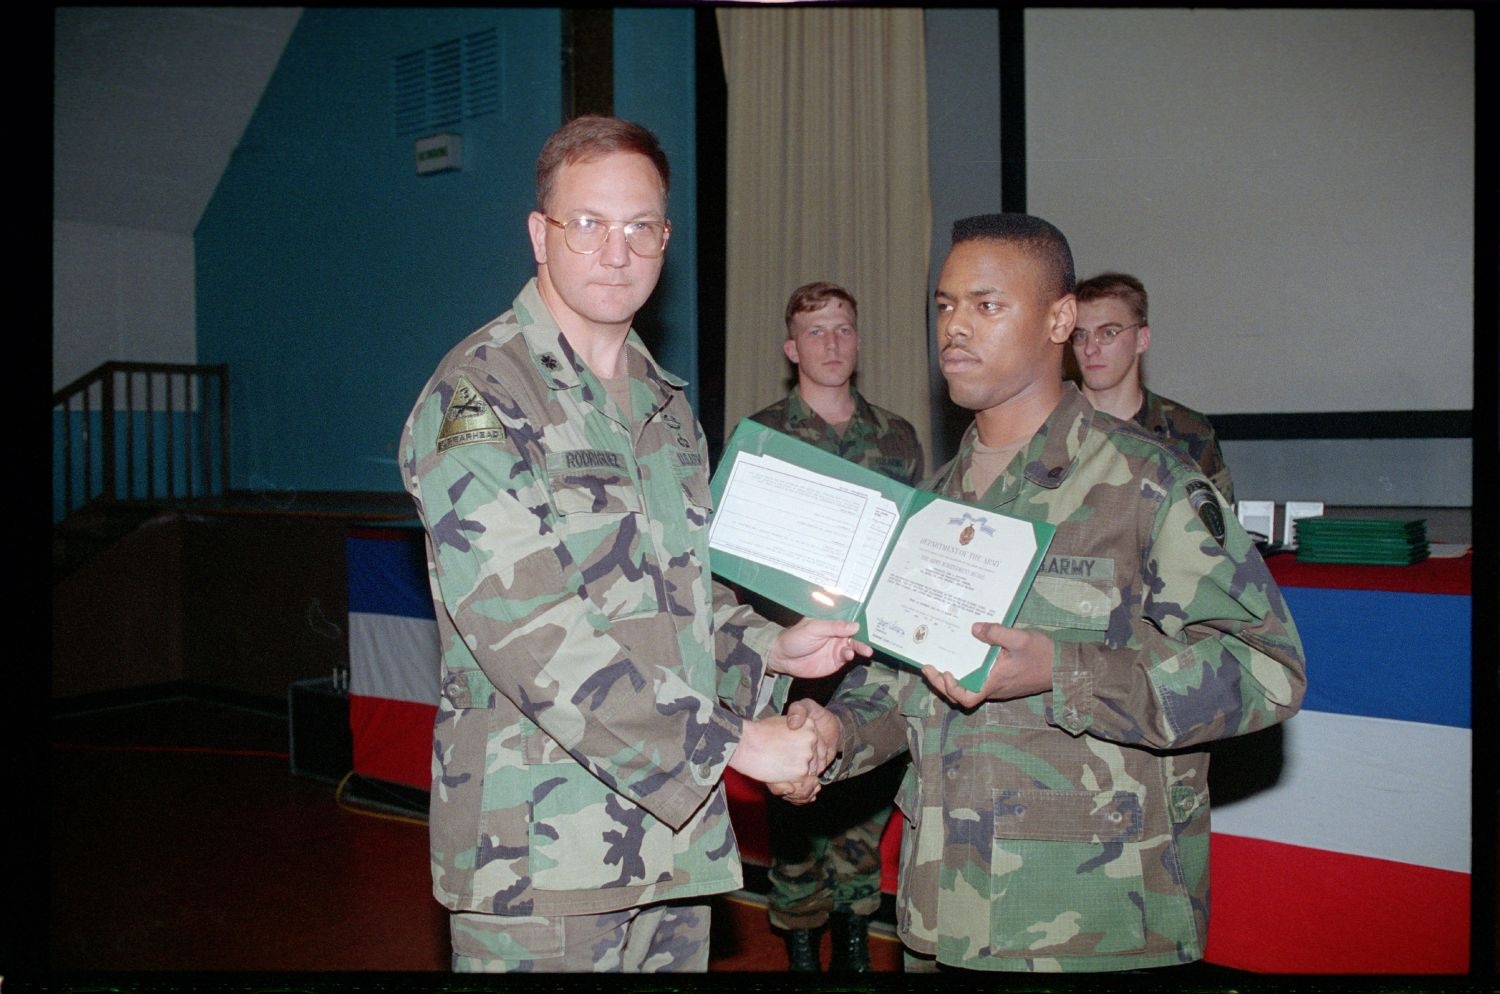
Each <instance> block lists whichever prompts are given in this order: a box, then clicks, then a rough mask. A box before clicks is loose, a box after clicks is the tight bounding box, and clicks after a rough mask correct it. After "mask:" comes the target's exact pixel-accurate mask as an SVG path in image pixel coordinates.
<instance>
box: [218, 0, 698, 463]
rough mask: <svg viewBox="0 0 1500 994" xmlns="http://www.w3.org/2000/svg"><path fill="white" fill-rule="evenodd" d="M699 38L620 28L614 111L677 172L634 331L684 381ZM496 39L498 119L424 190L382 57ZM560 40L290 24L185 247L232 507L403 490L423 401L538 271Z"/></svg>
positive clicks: (444, 19) (689, 345) (530, 26)
mask: <svg viewBox="0 0 1500 994" xmlns="http://www.w3.org/2000/svg"><path fill="white" fill-rule="evenodd" d="M693 25H694V21H693V12H692V11H691V10H655V11H651V10H640V11H634V10H620V11H616V16H615V52H616V54H615V100H616V104H615V112H616V113H617V114H619V115H621V116H623V117H628V118H631V119H633V120H638V121H640V122H642V123H644V124H646V125H647V126H648V127H651V128H652V129H653V130H655V131H656V132H657V133H658V134H659V135H660V137H661V138H662V141H663V142H664V144H665V145H666V147H667V152H668V155H669V157H670V159H671V162H672V168H673V176H672V191H673V193H672V199H671V216H672V221H673V234H672V244H671V246H670V248H669V250H668V252H669V262H668V265H667V267H666V275H665V276H664V278H663V281H662V285H661V288H660V289H658V291H657V293H656V295H655V297H654V299H653V301H652V302H651V303H650V304H648V306H647V309H646V310H645V311H643V313H642V315H641V317H640V320H639V321H638V324H639V325H640V328H641V331H642V334H643V336H644V337H645V338H646V340H647V342H648V343H649V344H650V346H651V347H652V349H653V351H655V352H657V354H658V358H659V359H660V360H661V361H662V362H663V364H664V365H666V366H667V367H668V368H670V369H672V370H673V371H675V372H678V373H680V374H681V375H683V376H684V377H686V378H688V379H689V380H692V379H694V378H695V377H696V373H697V331H698V329H697V292H696V260H695V254H696V242H697V239H696V232H695V230H694V229H695V213H696V212H695V207H696V181H695V175H694V173H695V168H694V167H695V163H694V142H695V140H696V128H695V126H694V111H695V107H694V96H693V94H694V90H693V38H694V28H693ZM491 27H494V28H496V29H497V30H498V35H499V47H500V82H501V99H500V107H499V109H498V110H497V111H495V112H493V113H489V114H486V115H483V116H479V117H475V118H472V119H470V120H465V121H462V122H461V123H459V124H458V125H456V126H454V127H452V128H450V129H448V130H452V131H454V132H456V133H458V134H460V135H461V136H462V139H463V169H462V170H461V171H457V172H445V173H438V174H432V175H428V176H418V175H417V174H416V168H415V159H414V151H413V141H414V137H415V136H413V135H411V134H398V133H396V130H395V128H394V124H393V119H392V116H393V115H392V98H391V73H390V64H391V59H392V58H393V57H395V56H398V55H401V54H404V53H407V52H412V51H414V50H419V49H423V48H426V47H428V46H431V45H434V44H438V43H441V42H446V41H450V40H452V39H455V38H460V37H464V36H467V35H469V34H471V33H473V32H476V31H483V30H486V29H489V28H491ZM561 30H562V15H561V13H560V11H558V10H557V9H552V8H545V9H481V8H474V9H465V8H450V9H434V10H414V9H391V10H379V9H368V8H367V9H347V10H341V9H320V8H309V9H308V10H307V11H306V12H305V13H304V14H303V16H302V19H301V21H300V22H299V24H298V27H297V29H296V31H295V32H294V34H293V35H292V38H291V40H290V41H289V43H288V45H287V48H286V51H285V52H284V54H283V55H282V58H281V61H280V63H279V65H278V66H277V69H276V72H275V73H274V74H273V76H272V78H271V81H270V84H269V85H268V86H267V89H266V92H265V95H264V96H263V97H262V100H261V103H260V105H259V107H258V108H257V110H256V112H255V114H254V116H253V117H252V119H251V121H250V124H249V126H248V128H247V129H246V132H245V135H244V138H243V139H242V141H241V144H240V146H239V148H238V149H237V150H236V152H235V154H234V155H233V157H232V159H231V161H230V164H229V167H228V169H227V170H226V172H225V175H224V178H223V180H222V181H221V183H220V185H219V187H218V189H217V191H216V192H215V195H214V197H213V199H212V201H211V202H210V204H209V207H208V209H207V210H206V211H205V214H204V217H203V219H202V221H201V222H200V224H199V226H198V229H197V232H196V237H195V246H196V265H197V287H198V294H197V299H198V361H199V362H202V363H219V362H224V363H228V364H229V368H230V376H231V390H230V394H231V399H232V403H233V408H232V411H231V428H232V438H231V452H232V456H233V479H232V481H231V483H232V486H233V487H234V488H236V489H248V490H255V491H260V490H264V491H295V490H374V491H398V490H400V489H401V481H400V477H399V472H398V470H397V466H396V445H397V443H398V440H399V436H400V432H401V425H402V423H403V421H404V420H405V418H406V415H407V413H408V412H409V411H410V409H411V405H412V403H413V401H414V400H415V399H416V396H417V393H418V391H419V390H420V389H421V387H422V384H423V383H424V382H425V381H426V379H427V377H428V376H429V375H430V374H431V372H432V370H433V369H434V368H435V367H436V365H437V363H438V360H439V359H440V358H441V357H442V356H443V354H444V353H445V352H446V351H447V350H448V349H449V348H450V347H452V345H453V344H454V343H456V342H457V341H458V340H459V339H461V338H463V337H464V336H465V335H467V334H468V333H469V332H471V331H473V330H474V329H475V328H477V327H479V326H480V325H481V324H483V323H485V322H486V321H488V320H490V319H491V318H493V317H495V316H496V315H498V314H500V313H501V312H502V311H504V310H505V309H507V308H508V307H509V306H510V302H511V299H512V298H513V297H514V295H515V293H516V291H517V290H518V289H519V288H520V286H521V284H522V283H524V282H525V281H526V280H527V279H528V278H530V277H531V276H532V275H533V274H534V272H535V264H534V262H533V261H532V258H531V253H530V250H529V248H528V244H527V239H526V227H525V224H526V215H527V213H528V212H529V211H530V210H531V209H532V207H533V202H534V199H535V193H534V190H535V173H534V169H535V158H536V153H537V151H538V150H539V149H540V148H541V145H542V143H543V142H544V141H545V140H546V138H547V136H548V135H549V134H550V133H551V132H552V131H553V130H554V129H555V128H556V127H557V126H558V125H559V124H560V123H561V121H562V97H561V94H562V71H561V54H560V52H561V49H560V38H561ZM668 331H670V334H668ZM693 396H694V399H695V400H696V395H693Z"/></svg>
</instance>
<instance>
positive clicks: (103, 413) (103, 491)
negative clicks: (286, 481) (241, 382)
mask: <svg viewBox="0 0 1500 994" xmlns="http://www.w3.org/2000/svg"><path fill="white" fill-rule="evenodd" d="M52 413H53V432H54V439H53V454H54V466H53V487H54V492H53V509H54V511H53V514H54V520H62V519H65V518H67V517H68V516H69V515H72V514H74V513H75V512H77V511H80V510H82V509H84V508H86V507H90V506H96V505H100V504H118V503H125V502H130V503H137V504H173V503H176V502H178V501H179V500H185V499H189V498H195V497H205V496H213V495H220V494H222V493H224V491H225V490H226V489H227V488H228V486H229V367H228V365H226V364H220V365H216V366H198V365H189V364H184V363H159V362H106V363H104V364H103V365H101V366H98V367H97V368H95V369H94V370H93V371H91V372H89V373H86V374H84V375H83V376H81V377H79V378H78V379H76V380H74V381H73V382H72V383H69V384H68V385H67V386H65V387H63V388H62V389H61V390H58V391H56V392H55V393H53V395H52Z"/></svg>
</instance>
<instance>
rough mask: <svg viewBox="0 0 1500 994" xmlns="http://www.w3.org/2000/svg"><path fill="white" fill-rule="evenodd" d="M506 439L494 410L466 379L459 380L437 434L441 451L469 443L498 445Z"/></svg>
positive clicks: (454, 387)
mask: <svg viewBox="0 0 1500 994" xmlns="http://www.w3.org/2000/svg"><path fill="white" fill-rule="evenodd" d="M504 437H505V426H504V425H502V424H501V423H500V418H499V417H498V416H496V414H495V411H494V409H493V408H491V407H490V405H489V403H488V402H487V401H486V400H485V399H484V398H483V397H481V396H480V395H479V391H478V390H475V389H474V385H473V384H472V383H470V382H469V381H468V379H467V378H466V377H463V376H460V377H459V378H458V382H457V383H455V384H454V385H453V396H452V398H451V399H449V401H448V406H447V408H446V409H444V411H443V427H442V428H440V429H439V430H438V443H437V447H438V451H439V452H447V451H448V450H449V449H451V448H454V447H456V446H459V445H468V444H469V443H470V442H496V441H499V440H500V439H502V438H504Z"/></svg>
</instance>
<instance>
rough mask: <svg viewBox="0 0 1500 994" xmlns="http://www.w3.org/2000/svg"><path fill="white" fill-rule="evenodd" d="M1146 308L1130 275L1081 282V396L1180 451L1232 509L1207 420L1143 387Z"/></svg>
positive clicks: (1077, 334)
mask: <svg viewBox="0 0 1500 994" xmlns="http://www.w3.org/2000/svg"><path fill="white" fill-rule="evenodd" d="M1146 306H1147V300H1146V288H1145V286H1144V285H1142V283H1141V281H1140V280H1138V279H1136V278H1135V277H1134V276H1131V275H1129V274H1128V273H1100V274H1099V275H1098V276H1094V277H1091V278H1089V279H1086V280H1082V281H1080V282H1079V284H1078V327H1077V328H1076V329H1074V331H1073V337H1072V338H1071V339H1070V341H1071V342H1072V345H1073V357H1074V358H1075V359H1077V360H1078V371H1079V375H1080V378H1081V379H1082V381H1083V382H1082V383H1081V384H1080V386H1081V388H1082V390H1083V395H1084V396H1085V397H1087V398H1088V399H1089V403H1091V404H1093V405H1094V409H1095V410H1097V411H1105V412H1107V413H1109V414H1113V415H1114V416H1115V417H1117V418H1123V419H1124V420H1126V421H1134V422H1135V423H1136V424H1138V425H1140V426H1141V427H1143V428H1145V429H1146V430H1147V431H1149V432H1151V433H1152V434H1154V435H1156V437H1157V438H1160V439H1162V440H1163V441H1166V442H1169V443H1171V444H1173V445H1175V446H1177V448H1178V449H1180V450H1181V451H1182V453H1183V454H1184V455H1186V456H1187V457H1188V458H1189V459H1191V460H1192V461H1193V462H1194V463H1196V464H1197V465H1198V468H1199V469H1201V470H1202V471H1203V475H1204V476H1206V477H1208V479H1209V481H1210V482H1211V483H1213V485H1214V486H1216V487H1218V488H1219V493H1221V494H1223V495H1224V500H1225V501H1227V502H1228V503H1230V504H1233V503H1234V481H1233V480H1231V479H1230V478H1229V467H1228V466H1226V465H1224V453H1223V452H1221V451H1220V450H1219V439H1218V437H1217V436H1216V435H1215V434H1214V426H1213V425H1212V424H1211V423H1210V422H1209V420H1208V418H1206V417H1204V416H1203V415H1202V414H1200V413H1198V412H1197V411H1195V410H1193V409H1192V408H1191V407H1188V406H1186V405H1185V404H1179V403H1178V402H1177V401H1175V400H1170V399H1168V398H1166V397H1163V396H1162V395H1161V394H1157V393H1152V392H1151V391H1150V390H1147V389H1146V388H1145V386H1144V385H1143V384H1142V383H1141V357H1142V356H1144V355H1145V354H1146V350H1147V349H1149V348H1151V325H1150V324H1148V323H1147V322H1146Z"/></svg>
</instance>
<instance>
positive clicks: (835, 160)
mask: <svg viewBox="0 0 1500 994" xmlns="http://www.w3.org/2000/svg"><path fill="white" fill-rule="evenodd" d="M718 22H719V37H720V40H721V44H722V46H723V50H724V66H725V75H726V79H727V84H728V97H729V100H728V103H729V119H728V122H727V124H728V127H727V130H728V135H729V138H728V145H729V148H728V168H727V172H728V175H727V180H728V204H727V208H728V209H727V223H728V229H729V230H728V232H727V233H726V241H727V245H728V248H727V259H726V269H727V284H728V285H727V287H726V297H727V300H726V313H727V324H728V327H727V328H726V329H725V338H726V342H725V361H726V363H727V364H728V369H727V370H726V376H725V380H726V391H725V400H724V415H725V426H726V430H727V431H733V430H734V426H735V424H736V423H738V421H739V420H740V418H743V417H745V416H747V415H749V414H752V413H754V412H755V411H757V410H759V409H760V408H762V407H764V406H765V405H766V404H769V403H771V402H772V401H774V400H776V399H777V398H778V397H780V396H782V395H783V394H784V393H785V390H786V384H787V381H788V375H789V366H788V364H787V362H786V360H785V358H784V357H783V356H782V354H781V342H782V340H783V339H784V338H785V337H786V326H785V324H784V322H783V320H782V313H783V311H784V309H785V307H786V301H787V298H788V297H789V296H790V295H791V292H792V291H793V290H795V289H796V288H797V287H799V286H801V285H802V284H804V283H809V282H811V281H813V280H824V279H826V280H832V281H833V282H835V283H838V284H840V285H841V286H843V287H845V288H847V289H848V290H849V292H850V293H852V294H853V295H854V298H855V299H856V300H857V301H858V302H859V331H860V358H859V372H858V374H857V377H856V380H855V383H856V385H857V386H858V387H859V390H860V392H861V393H863V394H864V395H865V397H866V398H868V399H869V400H870V401H871V402H873V403H876V404H879V405H881V406H882V407H886V408H889V409H890V410H892V411H895V412H896V413H897V414H900V415H901V416H902V417H904V418H906V419H907V420H909V421H911V423H912V424H913V425H914V426H915V427H916V429H917V433H918V437H919V438H921V439H922V441H923V447H924V448H926V449H927V450H928V453H929V456H928V468H929V469H930V468H931V449H932V445H931V437H932V433H931V415H930V411H929V406H930V405H929V392H930V391H929V390H928V376H927V258H928V249H929V241H930V235H929V233H930V231H931V230H932V208H931V202H930V200H929V198H928V190H927V81H926V71H925V63H924V59H925V55H924V50H923V37H922V10H921V9H920V8H912V9H841V10H828V9H813V8H806V9H803V8H798V9H794V10H786V9H781V10H765V9H724V10H720V11H718Z"/></svg>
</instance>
